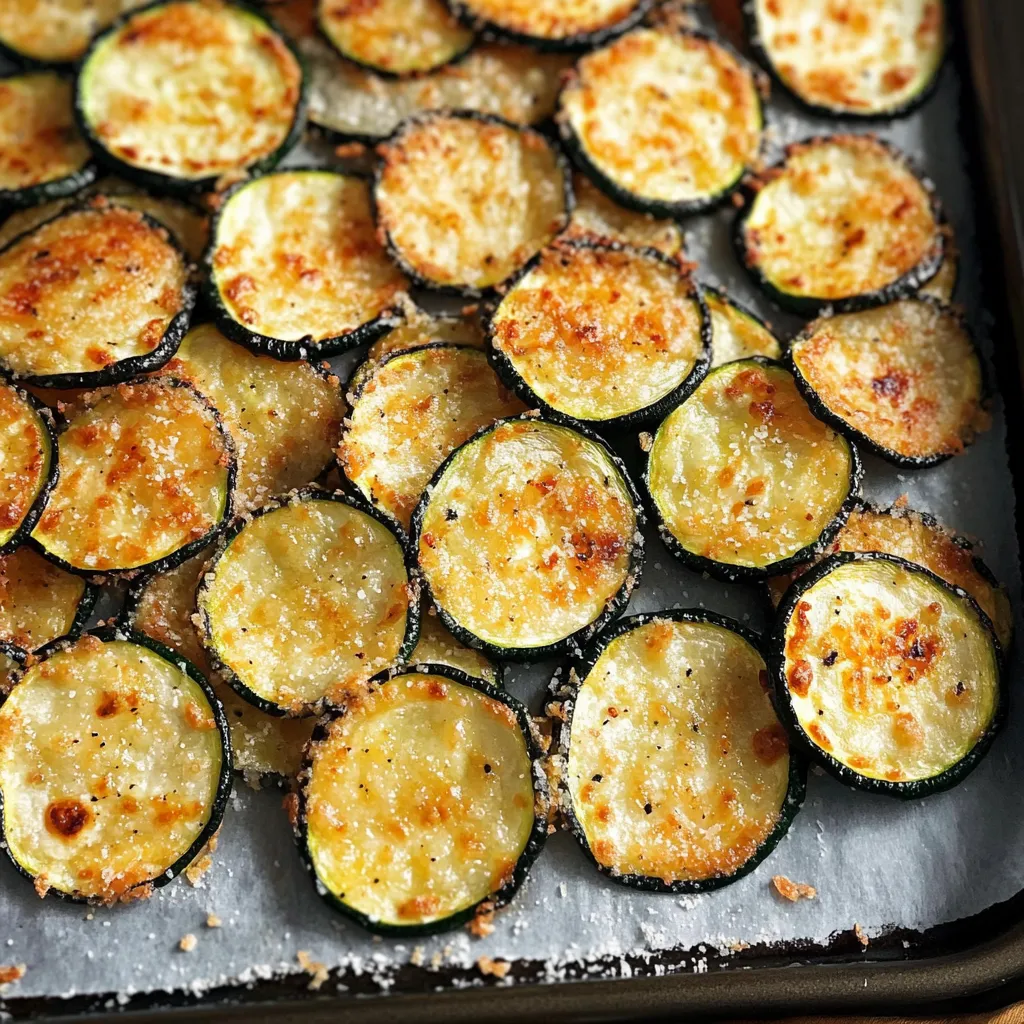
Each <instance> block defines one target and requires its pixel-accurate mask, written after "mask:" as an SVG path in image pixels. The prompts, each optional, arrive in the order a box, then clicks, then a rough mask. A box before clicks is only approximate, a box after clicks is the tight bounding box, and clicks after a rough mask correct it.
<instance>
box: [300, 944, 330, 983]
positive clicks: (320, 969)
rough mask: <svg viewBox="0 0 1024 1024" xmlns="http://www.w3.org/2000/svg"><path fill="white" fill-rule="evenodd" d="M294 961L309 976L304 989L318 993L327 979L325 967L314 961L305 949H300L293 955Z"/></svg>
mask: <svg viewBox="0 0 1024 1024" xmlns="http://www.w3.org/2000/svg"><path fill="white" fill-rule="evenodd" d="M295 959H296V960H298V961H299V966H300V967H301V968H302V969H303V970H304V971H305V972H306V973H307V974H308V975H310V982H309V984H308V985H307V986H306V987H307V988H308V989H309V991H310V992H318V991H319V990H320V987H321V985H323V983H324V982H325V981H326V980H327V978H328V974H327V967H326V965H324V964H322V963H320V961H319V960H314V959H313V958H312V957H311V956H310V955H309V952H308V951H307V950H305V949H300V950H299V951H298V953H296V954H295Z"/></svg>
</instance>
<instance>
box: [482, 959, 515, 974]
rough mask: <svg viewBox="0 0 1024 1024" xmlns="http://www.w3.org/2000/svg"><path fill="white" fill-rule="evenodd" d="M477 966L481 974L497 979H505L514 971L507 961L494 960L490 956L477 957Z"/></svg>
mask: <svg viewBox="0 0 1024 1024" xmlns="http://www.w3.org/2000/svg"><path fill="white" fill-rule="evenodd" d="M476 966H477V970H478V971H479V972H480V973H481V974H489V975H491V976H493V977H495V978H504V977H505V975H506V974H508V972H509V971H510V970H511V969H512V965H511V964H510V963H509V962H508V961H507V960H492V959H491V958H490V957H489V956H481V957H477V961H476Z"/></svg>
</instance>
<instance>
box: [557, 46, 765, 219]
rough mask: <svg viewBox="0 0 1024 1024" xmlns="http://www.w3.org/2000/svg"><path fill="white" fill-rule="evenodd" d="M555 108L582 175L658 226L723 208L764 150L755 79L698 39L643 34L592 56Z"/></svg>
mask: <svg viewBox="0 0 1024 1024" xmlns="http://www.w3.org/2000/svg"><path fill="white" fill-rule="evenodd" d="M709 97H711V99H709ZM558 108H559V109H558V124H559V128H560V131H561V134H562V139H563V140H564V142H565V144H566V147H567V148H568V151H569V153H570V155H571V156H572V158H573V160H574V161H575V163H576V164H577V165H578V166H579V167H580V169H581V170H582V171H583V172H584V173H585V174H587V175H588V176H589V177H590V178H592V179H593V181H594V182H595V183H596V184H597V186H598V187H599V188H601V189H602V190H603V191H605V192H607V193H608V195H610V196H611V197H612V198H613V199H614V200H615V201H616V202H619V203H621V204H622V205H623V206H628V207H631V208H632V209H635V210H640V211H642V212H644V213H651V214H654V215H656V216H659V217H676V216H682V215H686V214H692V213H699V212H700V211H702V210H706V209H708V208H710V207H712V206H714V205H715V204H716V203H718V202H720V201H721V200H722V199H724V198H725V197H726V196H727V195H728V194H729V193H730V192H731V191H732V190H733V189H734V188H735V187H736V186H737V185H738V184H739V183H740V179H741V178H742V177H743V175H744V174H745V173H746V172H747V170H748V169H749V168H750V167H751V166H752V165H753V164H754V163H755V161H756V159H757V155H758V150H759V148H760V144H761V128H762V122H763V116H762V112H761V95H760V92H759V88H758V82H757V78H756V76H755V74H754V72H753V70H752V69H751V68H750V67H749V66H748V65H747V64H746V63H745V62H744V61H743V60H742V58H740V57H739V56H738V55H737V54H736V53H734V52H733V51H732V50H731V49H730V48H729V47H727V46H726V45H725V44H724V43H720V42H717V41H716V40H714V39H711V38H710V37H708V36H705V35H703V34H701V33H698V32H690V31H673V30H672V29H669V28H667V27H666V28H643V29H638V30H637V31H635V32H631V33H630V34H629V35H627V36H623V37H622V38H621V39H617V40H616V41H615V42H614V43H612V44H611V45H610V46H607V47H605V48H604V49H603V50H597V51H595V52H594V53H589V54H587V55H586V56H585V57H583V58H581V59H580V61H579V62H578V63H577V65H576V68H575V70H574V72H573V73H572V75H571V77H570V78H569V79H568V81H567V83H566V85H565V87H564V88H563V90H562V93H561V96H560V97H559V103H558Z"/></svg>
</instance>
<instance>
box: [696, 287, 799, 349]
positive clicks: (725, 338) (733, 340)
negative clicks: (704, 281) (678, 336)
mask: <svg viewBox="0 0 1024 1024" xmlns="http://www.w3.org/2000/svg"><path fill="white" fill-rule="evenodd" d="M704 301H705V302H706V303H707V307H708V311H709V312H710V313H711V365H712V366H721V365H722V363H731V362H733V360H735V359H748V358H749V357H750V356H767V357H768V358H769V359H778V358H780V356H781V355H782V346H781V345H780V344H779V341H778V338H776V337H775V335H774V334H772V332H771V331H770V330H768V328H767V327H765V325H764V324H762V323H761V322H760V321H759V320H757V319H756V318H755V317H753V316H751V315H750V314H749V313H746V312H744V311H743V310H742V309H740V308H739V307H738V306H736V305H735V304H734V303H732V302H730V301H729V300H728V298H726V297H725V296H722V295H716V294H715V293H713V292H705V293H704Z"/></svg>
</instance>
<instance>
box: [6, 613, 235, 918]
mask: <svg viewBox="0 0 1024 1024" xmlns="http://www.w3.org/2000/svg"><path fill="white" fill-rule="evenodd" d="M87 635H88V636H94V637H96V638H97V639H98V640H102V641H103V642H104V643H109V642H110V641H113V640H126V641H128V642H129V643H133V644H138V645H139V646H140V647H146V648H148V649H149V650H151V651H152V652H153V653H154V654H157V655H159V656H160V657H161V658H163V659H164V661H169V662H170V663H171V664H172V665H176V666H177V667H178V668H179V669H181V671H182V672H184V673H185V675H187V676H188V677H189V679H191V680H192V682H194V683H195V684H196V685H197V686H198V687H199V688H200V690H202V691H203V695H204V696H205V697H206V700H207V702H208V703H209V705H210V711H211V713H212V714H213V719H214V721H215V722H216V723H217V732H218V734H219V735H220V740H221V745H222V748H223V751H224V753H223V756H222V758H221V765H220V775H219V776H218V779H217V795H216V796H215V797H214V800H213V805H212V807H211V809H210V817H209V820H208V821H207V823H206V825H205V826H204V827H203V830H202V831H201V832H200V833H199V835H198V836H196V838H195V841H194V842H193V843H192V845H191V846H190V847H189V848H188V850H186V851H185V853H183V854H182V855H181V856H180V857H179V858H178V859H177V860H176V861H175V862H174V863H173V864H172V865H171V866H170V867H169V868H167V869H166V870H165V871H163V872H161V873H160V874H159V875H157V876H156V877H155V878H151V879H149V881H148V882H140V883H139V885H150V886H152V887H153V888H154V889H162V888H163V887H164V886H165V885H166V884H167V883H168V882H170V881H172V880H173V879H175V878H177V876H178V875H180V874H181V873H182V871H184V870H185V868H187V867H188V866H189V865H190V864H191V863H192V861H194V860H195V859H196V857H198V856H199V855H200V854H201V853H202V851H203V847H205V846H206V844H207V843H208V842H209V841H210V839H211V838H212V837H213V836H214V835H216V833H217V830H218V829H219V828H220V826H221V822H222V820H223V818H224V811H225V809H226V808H227V804H228V798H229V797H230V796H231V787H232V769H231V765H232V759H231V734H230V732H229V731H228V720H227V718H226V717H225V715H224V708H223V706H222V705H221V702H220V701H219V700H218V699H217V696H216V694H214V692H213V690H212V689H211V687H210V684H209V682H207V680H206V677H205V676H204V675H203V673H202V672H200V671H199V669H197V668H196V667H195V665H193V664H192V663H191V662H190V661H188V659H187V658H183V657H182V656H181V655H180V654H176V653H175V652H174V651H172V650H171V649H170V648H169V647H165V646H164V645H163V644H162V643H160V642H159V641H157V640H153V639H152V638H151V637H148V636H146V635H145V634H144V633H139V632H138V631H136V630H134V629H126V628H124V627H123V626H98V627H97V628H96V629H92V630H89V632H88V634H87ZM79 639H81V637H80V636H77V635H68V636H63V637H58V638H57V639H56V640H51V641H50V642H49V643H48V644H45V645H44V646H43V647H40V648H39V650H38V651H36V652H35V660H34V661H33V664H36V663H38V662H40V661H45V660H46V659H47V658H49V657H50V656H51V655H53V654H59V653H60V652H61V651H63V650H64V649H65V648H67V647H70V646H72V645H73V644H74V643H76V642H77V641H78V640H79ZM23 674H24V672H21V673H19V674H18V676H17V677H16V678H15V682H14V685H15V686H17V684H18V682H19V681H20V678H21V675H23ZM6 696H7V695H6V694H4V692H3V691H2V690H0V706H2V705H3V703H4V699H5V697H6ZM3 820H4V800H3V793H2V792H0V838H2V836H3ZM0 845H3V848H4V850H5V851H6V852H7V856H8V858H9V859H10V861H11V863H12V864H13V865H14V866H15V868H16V869H17V871H18V873H19V874H20V875H22V876H23V877H25V878H27V879H28V880H29V881H30V882H34V881H35V876H34V875H32V874H30V873H29V872H28V871H26V870H25V868H24V867H22V865H21V864H20V863H19V862H18V861H17V860H15V858H14V854H13V853H12V852H11V849H10V847H9V846H8V845H7V843H3V844H0ZM130 891H131V890H129V892H130ZM47 895H48V896H55V897H56V898H57V899H60V900H63V901H65V902H67V903H78V904H89V903H92V902H94V901H92V900H90V899H89V898H88V897H85V896H77V895H75V894H74V893H69V892H64V891H63V890H61V889H49V890H47Z"/></svg>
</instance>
